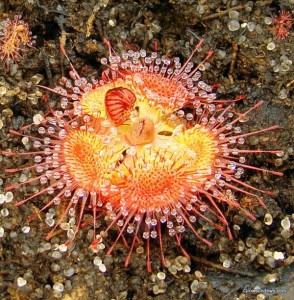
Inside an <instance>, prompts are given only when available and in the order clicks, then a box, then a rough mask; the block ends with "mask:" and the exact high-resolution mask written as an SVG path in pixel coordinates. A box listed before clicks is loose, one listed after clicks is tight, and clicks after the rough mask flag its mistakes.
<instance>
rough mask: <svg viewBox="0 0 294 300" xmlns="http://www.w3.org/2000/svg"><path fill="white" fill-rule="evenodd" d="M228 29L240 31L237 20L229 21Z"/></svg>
mask: <svg viewBox="0 0 294 300" xmlns="http://www.w3.org/2000/svg"><path fill="white" fill-rule="evenodd" d="M228 28H229V30H230V31H237V30H239V29H240V23H239V21H238V20H230V21H229V23H228Z"/></svg>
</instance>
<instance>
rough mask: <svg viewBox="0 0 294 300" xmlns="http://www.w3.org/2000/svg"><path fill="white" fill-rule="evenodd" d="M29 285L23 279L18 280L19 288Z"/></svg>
mask: <svg viewBox="0 0 294 300" xmlns="http://www.w3.org/2000/svg"><path fill="white" fill-rule="evenodd" d="M26 284H27V281H26V280H25V279H24V278H23V277H18V278H17V285H18V286H19V287H22V286H25V285H26Z"/></svg>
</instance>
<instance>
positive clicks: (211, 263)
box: [190, 255, 255, 277]
mask: <svg viewBox="0 0 294 300" xmlns="http://www.w3.org/2000/svg"><path fill="white" fill-rule="evenodd" d="M190 257H191V258H192V259H193V260H194V261H197V262H199V263H201V264H204V265H208V266H211V267H213V268H215V269H218V270H221V271H224V272H227V273H232V274H238V275H241V276H245V277H254V276H255V275H254V274H253V273H251V272H246V271H241V270H236V269H231V268H225V267H223V266H222V265H220V264H216V263H214V262H211V261H208V260H206V259H204V258H200V257H196V256H192V255H190Z"/></svg>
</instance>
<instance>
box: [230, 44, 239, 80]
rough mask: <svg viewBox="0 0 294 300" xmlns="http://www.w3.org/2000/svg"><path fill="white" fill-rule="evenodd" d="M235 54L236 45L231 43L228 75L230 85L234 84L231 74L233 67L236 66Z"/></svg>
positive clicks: (236, 51) (236, 50)
mask: <svg viewBox="0 0 294 300" xmlns="http://www.w3.org/2000/svg"><path fill="white" fill-rule="evenodd" d="M237 53H238V44H237V43H233V44H232V59H231V64H230V69H229V74H228V78H229V81H230V83H231V84H232V83H234V77H233V73H234V70H235V66H236V61H237Z"/></svg>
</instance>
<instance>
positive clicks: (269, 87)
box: [0, 0, 294, 300]
mask: <svg viewBox="0 0 294 300" xmlns="http://www.w3.org/2000/svg"><path fill="white" fill-rule="evenodd" d="M293 9H294V2H293V1H292V0H288V1H286V0H283V1H220V0H213V1H193V0H183V1H181V0H179V1H174V0H165V1H156V0H150V1H123V0H120V1H111V0H109V1H107V0H100V1H94V0H93V1H84V2H83V1H75V0H69V1H44V0H40V1H37V0H9V1H0V22H1V21H2V20H5V19H6V18H13V17H14V16H15V15H16V14H18V15H22V19H23V20H24V21H25V22H27V23H28V24H29V25H30V28H31V31H32V35H33V36H35V41H36V42H35V44H34V47H35V48H28V50H27V51H25V52H23V53H22V56H23V58H22V59H20V60H19V61H17V62H16V63H13V62H10V63H9V68H8V67H7V65H6V64H5V63H2V62H1V64H0V109H1V111H0V116H1V119H0V127H1V129H0V141H1V148H2V150H7V149H15V150H16V149H18V150H19V151H24V150H21V149H25V148H27V149H29V147H30V145H29V144H28V143H29V142H28V141H27V140H22V139H21V138H19V137H14V136H12V135H10V134H9V132H8V130H9V129H15V130H18V129H19V128H20V127H22V126H24V125H26V124H30V123H32V120H33V118H34V116H35V115H38V114H40V113H41V114H42V113H44V112H46V111H47V110H48V106H47V105H48V104H49V105H50V106H52V107H54V106H56V105H57V104H56V103H58V101H59V98H58V97H56V96H54V95H48V94H47V95H46V97H47V98H48V100H47V102H45V101H44V97H43V96H42V95H43V91H42V90H41V89H40V88H37V87H36V84H42V85H45V86H50V87H54V86H55V84H56V82H57V81H58V80H59V79H60V77H61V76H68V71H69V64H68V62H67V61H66V59H65V58H64V57H63V56H62V55H61V53H60V46H59V45H60V43H62V44H63V45H64V46H65V48H66V51H67V54H68V56H69V57H70V59H71V61H72V63H73V65H74V66H75V68H76V69H77V70H78V71H79V73H80V74H82V75H83V76H86V77H89V78H90V77H91V76H95V77H99V76H100V75H101V72H102V66H101V64H100V59H101V58H102V57H104V56H107V51H108V50H107V46H106V45H105V44H103V39H104V38H107V39H108V40H110V42H111V44H112V46H113V47H114V49H116V50H117V51H118V52H120V51H121V50H122V49H140V48H144V49H146V50H147V51H157V52H159V53H161V54H165V55H167V56H169V57H174V56H179V57H180V58H181V59H182V60H185V59H187V58H188V57H189V55H190V53H191V52H192V51H193V49H194V47H195V45H196V44H197V43H198V39H199V38H203V39H204V40H205V43H204V45H203V47H202V50H201V51H200V52H199V53H198V54H197V55H196V57H195V59H193V60H194V62H195V63H199V62H200V61H201V59H203V58H204V57H205V53H207V52H208V51H209V50H213V51H214V56H213V57H212V58H211V59H210V60H209V62H208V63H207V64H206V65H205V72H203V80H205V81H206V82H208V83H210V84H214V83H220V84H221V85H220V86H219V87H218V88H217V93H218V97H219V99H234V98H236V97H237V96H239V95H247V98H246V99H245V100H243V101H241V102H240V103H237V104H236V105H235V108H234V109H235V110H237V111H240V112H242V111H246V110H247V109H248V108H250V107H251V106H252V105H253V104H255V103H257V102H258V101H260V100H264V102H265V104H264V105H263V106H262V107H261V108H260V109H258V110H256V111H255V112H254V113H253V115H251V117H250V119H249V120H248V121H247V122H246V123H245V124H244V127H245V129H246V130H248V131H249V130H257V129H258V128H264V127H269V126H273V125H275V124H278V125H280V129H279V130H276V131H272V132H267V133H265V134H262V135H258V136H254V137H253V138H249V139H247V142H246V143H247V144H248V146H249V147H250V148H251V149H265V150H273V149H283V150H284V155H283V156H282V157H276V156H275V157H274V156H272V155H255V156H253V157H251V158H250V159H249V162H250V164H252V165H255V166H257V167H265V168H269V169H274V170H277V171H280V172H283V173H284V176H283V177H277V176H272V175H268V174H265V173H256V172H253V171H252V172H247V173H246V175H245V177H244V180H245V181H246V182H247V183H248V184H252V185H254V186H256V187H258V188H260V189H266V190H270V191H274V192H275V193H276V194H275V196H270V195H262V196H263V200H264V202H265V204H266V205H267V207H268V209H267V210H266V211H264V210H262V209H260V208H259V207H258V205H257V203H255V200H254V199H252V198H251V197H245V196H244V195H240V201H242V205H244V206H246V207H247V208H250V209H253V210H254V213H255V215H256V216H257V217H258V218H257V221H255V222H252V221H250V220H248V218H246V217H245V216H244V215H243V214H242V213H241V212H240V211H238V210H234V209H228V208H226V207H225V206H224V207H223V208H222V209H223V210H224V211H225V215H226V217H227V219H228V220H229V222H230V226H231V229H232V231H233V235H234V239H233V240H229V239H228V237H227V235H226V233H225V232H218V231H217V230H212V229H211V228H209V227H207V226H205V224H204V223H203V224H199V228H200V230H203V231H205V232H206V233H205V235H206V236H207V237H208V238H209V239H210V240H211V241H212V242H213V246H212V247H211V248H208V247H207V246H205V245H203V244H202V243H201V242H200V241H199V240H197V239H196V238H195V237H194V236H193V234H191V233H187V234H186V235H185V237H184V238H183V240H182V245H183V247H185V249H186V251H187V252H188V253H189V254H190V256H191V260H190V261H189V260H187V259H186V258H185V257H183V256H182V254H181V251H180V249H179V247H177V245H176V244H175V243H174V241H173V240H171V239H170V238H169V237H168V236H166V235H164V238H163V245H164V251H165V257H166V259H167V267H163V266H162V265H161V263H160V253H159V251H158V249H159V247H158V244H157V243H156V242H154V243H151V248H152V256H151V259H152V272H151V273H148V272H147V269H146V257H145V254H144V248H142V247H140V246H138V247H137V248H136V250H135V252H134V254H133V257H132V260H131V263H130V265H129V267H128V268H125V267H124V262H125V258H126V256H127V254H128V249H126V247H125V245H124V244H123V243H119V244H118V245H117V247H116V249H115V251H114V252H113V253H112V255H111V256H106V254H105V253H106V249H108V248H109V246H110V245H111V244H112V243H113V241H114V240H115V236H116V232H115V231H113V232H110V233H109V235H108V237H107V238H106V239H104V240H103V243H101V245H100V248H99V251H98V252H97V253H95V252H93V251H92V250H91V249H89V247H88V246H89V245H90V242H91V234H92V232H91V226H89V227H85V228H83V229H82V230H81V231H80V232H79V234H78V236H77V238H76V240H75V242H74V243H73V244H71V245H70V246H68V247H66V246H65V245H64V241H65V240H66V237H65V236H64V233H63V232H61V234H59V235H57V236H55V237H53V238H52V239H51V240H49V241H46V240H45V239H44V237H45V236H46V234H47V233H48V231H49V230H50V227H49V226H50V216H51V215H52V214H54V213H55V212H54V211H52V210H51V211H50V210H49V211H46V212H44V213H41V214H39V218H37V219H36V220H34V221H32V222H27V218H28V217H29V216H30V215H32V214H34V213H36V212H38V209H39V208H41V207H42V206H43V205H42V203H44V202H45V203H46V201H48V199H49V198H48V196H44V197H41V198H39V199H37V200H36V201H33V202H30V203H28V204H26V205H23V206H21V207H15V206H14V205H13V203H14V202H15V201H17V200H21V199H23V197H27V196H28V195H31V194H32V193H33V192H36V191H38V189H39V188H40V187H39V186H38V185H35V186H30V187H26V186H25V187H23V188H21V189H19V190H17V191H16V190H13V191H11V192H8V193H7V192H5V191H4V187H5V186H7V185H9V183H10V182H11V180H12V178H11V177H12V176H11V175H10V174H4V168H7V167H9V168H12V167H18V166H23V165H28V164H29V161H28V160H27V159H21V160H15V159H13V158H11V157H4V156H0V160H1V167H0V181H1V186H0V194H1V195H0V266H1V267H0V298H1V299H21V300H22V299H65V300H70V299H86V300H88V299H97V300H100V299H101V300H102V299H104V300H110V299H117V300H120V299H144V300H145V299H146V300H147V299H160V300H164V299H184V300H188V299H259V300H263V299H291V295H293V292H294V291H293V285H291V282H292V281H293V261H294V253H293V249H294V247H293V237H292V231H293V223H294V215H293V208H294V192H293V186H294V178H293V173H292V172H293V132H294V131H293V124H294V120H293V116H294V114H293V87H294V81H293V80H294V77H293V60H294V57H293V50H294V49H293V29H290V30H289V34H288V36H287V37H286V38H284V39H279V38H278V37H277V36H276V35H275V32H276V28H275V26H276V24H275V21H274V19H273V17H277V16H279V14H280V13H281V11H285V12H288V13H290V14H291V13H292V16H293ZM28 175H29V174H28V173H26V172H24V173H22V174H18V175H13V176H14V177H15V176H19V178H17V180H19V181H22V180H25V178H26V177H27V176H28ZM21 176H23V177H22V178H21ZM14 179H15V178H14ZM50 214H51V215H50ZM97 226H98V228H101V230H102V229H103V226H105V224H104V221H103V220H101V224H100V223H99V224H97ZM291 229H292V231H291ZM143 246H144V245H143Z"/></svg>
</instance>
